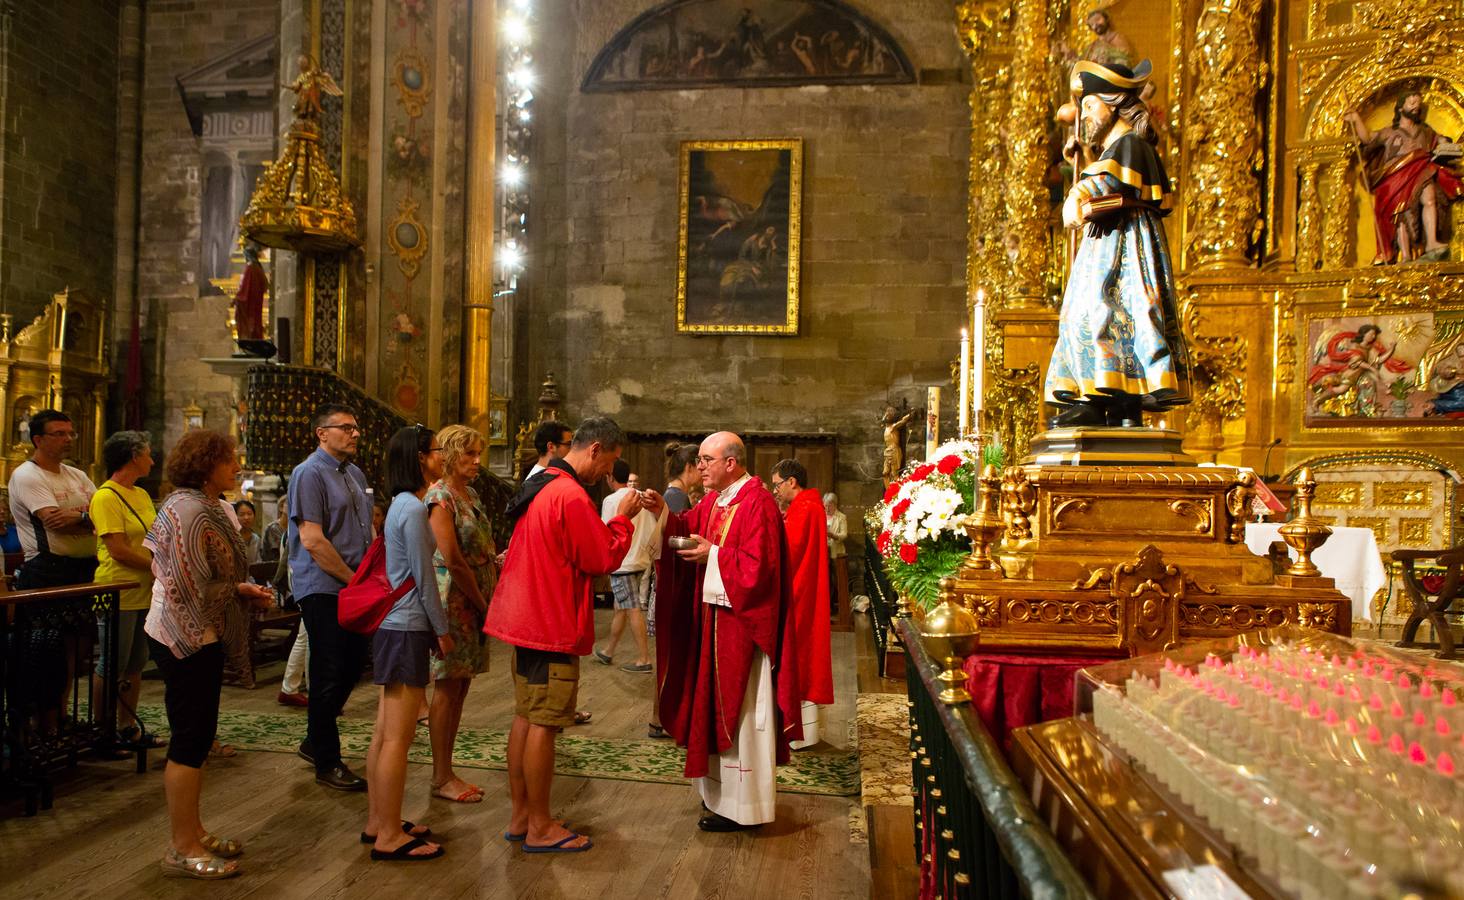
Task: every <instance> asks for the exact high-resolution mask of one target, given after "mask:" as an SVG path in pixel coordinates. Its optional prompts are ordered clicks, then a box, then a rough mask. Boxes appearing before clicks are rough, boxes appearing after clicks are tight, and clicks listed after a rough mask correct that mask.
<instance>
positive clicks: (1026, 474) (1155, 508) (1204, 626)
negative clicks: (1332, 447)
mask: <svg viewBox="0 0 1464 900" xmlns="http://www.w3.org/2000/svg"><path fill="white" fill-rule="evenodd" d="M1128 430H1133V429H1128ZM1000 491H1001V514H1002V519H1003V521H1004V523H1005V532H1004V535H1003V537H1002V540H1001V543H1000V545H999V546H998V547H997V548H996V550H995V552H994V553H993V554H992V555H993V558H994V559H995V560H996V562H997V564H998V566H999V569H1000V571H999V573H990V574H987V573H981V576H977V575H976V573H973V572H971V571H969V570H967V569H963V570H962V571H961V572H959V573H958V574H957V577H956V580H955V584H954V586H953V589H952V590H953V593H954V594H955V596H956V597H957V598H958V602H960V603H961V604H962V605H963V606H965V607H966V608H967V609H968V610H970V611H971V612H972V613H973V614H974V615H975V616H976V619H977V623H978V630H979V634H980V638H979V645H980V647H982V648H983V649H986V650H996V651H1002V650H1027V651H1048V652H1055V653H1083V654H1093V655H1110V654H1111V655H1114V656H1136V655H1140V654H1144V653H1151V652H1156V651H1158V650H1163V649H1164V648H1166V647H1169V646H1172V645H1174V644H1178V643H1182V642H1184V641H1187V640H1195V639H1202V638H1217V637H1229V636H1233V635H1235V634H1237V633H1240V632H1244V631H1250V630H1253V629H1257V628H1267V627H1275V626H1279V625H1285V624H1291V625H1301V626H1305V627H1312V628H1318V629H1321V630H1324V631H1330V632H1333V633H1336V634H1341V635H1350V634H1351V633H1352V605H1351V602H1350V601H1349V600H1348V599H1347V597H1346V596H1345V595H1343V594H1342V593H1341V592H1339V591H1338V590H1336V588H1335V586H1334V585H1333V583H1332V580H1331V579H1329V578H1322V577H1317V576H1307V577H1303V576H1296V575H1287V574H1283V573H1282V572H1280V571H1278V570H1277V569H1276V567H1275V566H1274V565H1273V563H1272V561H1271V559H1270V558H1269V557H1263V556H1257V555H1255V554H1253V553H1251V552H1250V551H1249V550H1247V549H1246V546H1245V543H1244V539H1245V521H1246V519H1247V518H1248V517H1249V515H1250V500H1251V497H1252V496H1253V493H1254V478H1253V476H1251V475H1250V474H1249V473H1242V472H1238V471H1237V470H1234V469H1228V468H1199V467H1194V466H1179V465H1170V466H1163V467H1138V466H1128V467H1125V466H1092V465H1027V466H1015V467H1011V468H1009V469H1007V470H1006V472H1005V473H1004V474H1003V479H1002V484H1001V489H1000ZM993 576H994V577H993Z"/></svg>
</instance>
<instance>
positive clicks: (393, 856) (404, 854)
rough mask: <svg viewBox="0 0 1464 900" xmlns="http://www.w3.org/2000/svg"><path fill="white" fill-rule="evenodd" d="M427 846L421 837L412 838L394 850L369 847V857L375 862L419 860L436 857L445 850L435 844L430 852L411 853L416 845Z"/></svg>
mask: <svg viewBox="0 0 1464 900" xmlns="http://www.w3.org/2000/svg"><path fill="white" fill-rule="evenodd" d="M425 846H427V842H426V841H424V840H422V839H421V838H412V839H411V840H410V841H407V842H406V843H405V844H402V845H401V846H400V847H398V848H396V849H395V850H377V849H376V848H375V847H372V848H371V858H372V859H374V860H376V861H377V862H420V861H422V860H427V859H436V858H437V857H439V856H441V855H442V854H443V853H444V852H445V848H444V847H443V846H442V845H441V844H438V845H437V849H436V850H434V851H432V852H431V853H413V852H412V851H413V850H416V849H417V848H418V847H425Z"/></svg>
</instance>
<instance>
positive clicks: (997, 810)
mask: <svg viewBox="0 0 1464 900" xmlns="http://www.w3.org/2000/svg"><path fill="white" fill-rule="evenodd" d="M895 630H896V632H897V633H898V635H899V638H900V642H901V643H902V644H903V645H904V647H905V653H906V665H905V673H906V679H907V686H908V690H909V695H910V770H911V777H912V787H913V790H914V796H915V857H916V859H917V860H919V861H920V871H921V897H922V898H926V900H929V898H941V900H970V898H976V897H983V898H984V897H1000V898H1017V897H1028V898H1043V900H1059V898H1089V897H1092V896H1093V894H1092V892H1091V891H1090V890H1089V888H1088V886H1087V884H1086V883H1085V882H1084V881H1083V877H1082V876H1081V875H1080V874H1078V870H1077V869H1076V868H1075V867H1074V866H1073V864H1072V861H1071V860H1069V859H1068V857H1067V855H1066V854H1065V853H1064V852H1063V850H1062V847H1061V846H1059V845H1058V843H1057V839H1056V838H1055V837H1053V835H1052V832H1051V831H1049V830H1048V829H1047V827H1046V826H1045V825H1043V824H1042V818H1041V815H1040V814H1039V813H1038V812H1037V809H1036V807H1034V806H1033V805H1032V801H1031V800H1030V799H1029V798H1028V796H1027V792H1026V790H1025V788H1023V786H1022V784H1021V782H1020V781H1018V780H1017V776H1016V775H1015V774H1014V773H1013V772H1012V769H1011V766H1009V765H1007V762H1006V759H1005V758H1004V757H1003V756H1002V754H1001V749H1000V748H999V747H998V746H997V743H996V741H995V740H993V739H992V737H991V735H990V733H988V732H987V730H986V726H984V725H983V724H982V723H981V719H980V718H979V717H978V716H977V715H976V712H975V710H974V709H972V707H971V704H970V703H959V704H947V703H943V702H941V701H940V700H939V699H938V695H939V694H940V691H941V689H942V687H943V685H942V684H941V682H940V681H939V680H938V679H937V676H938V675H940V673H941V671H942V668H941V666H939V665H938V664H937V663H936V662H935V660H933V659H932V658H931V657H930V655H929V654H928V653H927V652H926V650H925V647H924V645H923V644H922V643H921V639H920V632H919V629H918V628H917V627H915V625H914V623H913V622H912V621H911V620H910V619H905V618H900V619H896V620H895Z"/></svg>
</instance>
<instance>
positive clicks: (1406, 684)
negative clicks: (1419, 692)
mask: <svg viewBox="0 0 1464 900" xmlns="http://www.w3.org/2000/svg"><path fill="white" fill-rule="evenodd" d="M1398 687H1400V688H1402V689H1403V690H1405V691H1411V690H1413V682H1412V681H1411V680H1409V678H1408V676H1407V675H1404V674H1403V673H1402V672H1399V673H1398Z"/></svg>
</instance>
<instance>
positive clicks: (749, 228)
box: [676, 138, 803, 335]
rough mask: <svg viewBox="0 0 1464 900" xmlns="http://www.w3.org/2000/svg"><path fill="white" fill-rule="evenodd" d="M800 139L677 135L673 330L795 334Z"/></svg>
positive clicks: (800, 204)
mask: <svg viewBox="0 0 1464 900" xmlns="http://www.w3.org/2000/svg"><path fill="white" fill-rule="evenodd" d="M802 207H803V140H802V139H801V138H789V139H779V140H738V141H683V142H682V144H681V171H680V197H679V204H678V208H679V210H680V225H679V230H678V242H677V252H676V330H677V331H678V332H681V333H686V334H763V335H796V334H797V333H798V305H799V257H800V252H801V220H802Z"/></svg>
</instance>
